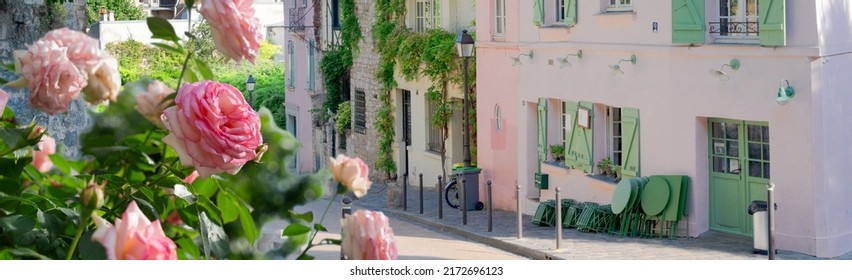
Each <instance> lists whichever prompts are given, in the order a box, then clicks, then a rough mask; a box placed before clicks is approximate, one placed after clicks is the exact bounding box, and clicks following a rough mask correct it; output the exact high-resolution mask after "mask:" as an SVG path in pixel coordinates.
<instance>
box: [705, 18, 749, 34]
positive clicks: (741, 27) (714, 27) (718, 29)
mask: <svg viewBox="0 0 852 280" xmlns="http://www.w3.org/2000/svg"><path fill="white" fill-rule="evenodd" d="M709 24H710V28H708V30H710V34H718V35H719V36H755V37H757V36H758V35H759V28H758V24H757V22H756V21H745V22H738V21H727V20H722V21H719V22H710V23H709Z"/></svg>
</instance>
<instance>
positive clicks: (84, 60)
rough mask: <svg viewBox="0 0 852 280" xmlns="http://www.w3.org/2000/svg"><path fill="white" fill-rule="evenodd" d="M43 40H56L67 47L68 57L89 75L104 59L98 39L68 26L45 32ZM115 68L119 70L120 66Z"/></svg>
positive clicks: (61, 45) (58, 43)
mask: <svg viewBox="0 0 852 280" xmlns="http://www.w3.org/2000/svg"><path fill="white" fill-rule="evenodd" d="M41 40H43V41H52V42H56V44H57V45H59V46H60V47H65V48H67V52H66V55H67V56H68V59H69V60H71V62H72V63H74V65H76V66H77V69H80V71H81V72H83V73H86V74H87V75H91V74H93V73H95V72H96V71H97V68H99V65H100V64H101V60H103V57H102V56H103V55H104V53H103V51H101V49H100V47H99V46H98V45H99V44H98V40H96V39H95V38H92V37H89V35H86V33H83V32H80V31H75V30H71V29H68V28H60V29H55V30H52V31H50V32H47V34H44V37H42V38H41ZM116 65H117V63H116ZM115 69H116V70H117V69H118V67H115Z"/></svg>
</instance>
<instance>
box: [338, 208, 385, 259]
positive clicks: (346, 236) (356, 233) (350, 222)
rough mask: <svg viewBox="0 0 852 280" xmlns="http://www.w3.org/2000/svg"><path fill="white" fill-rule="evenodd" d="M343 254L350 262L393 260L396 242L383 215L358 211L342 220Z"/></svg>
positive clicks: (376, 212)
mask: <svg viewBox="0 0 852 280" xmlns="http://www.w3.org/2000/svg"><path fill="white" fill-rule="evenodd" d="M342 238H343V240H342V243H341V244H340V246H341V247H342V248H343V254H344V255H345V256H346V258H347V259H350V260H395V259H396V256H397V249H396V240H395V239H394V236H393V229H391V227H390V225H389V224H388V218H387V217H385V214H382V212H378V211H375V212H374V211H369V210H358V211H355V213H352V214H351V215H349V216H346V218H344V219H343V229H342Z"/></svg>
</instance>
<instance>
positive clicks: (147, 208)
mask: <svg viewBox="0 0 852 280" xmlns="http://www.w3.org/2000/svg"><path fill="white" fill-rule="evenodd" d="M133 200H134V201H136V203H137V204H138V205H139V209H140V210H142V212H148V214H151V215H153V216H154V218H153V219H152V220H162V219H160V213H158V212H157V209H156V208H154V205H151V203H150V202H148V201H147V200H144V199H141V198H138V197H134V198H133Z"/></svg>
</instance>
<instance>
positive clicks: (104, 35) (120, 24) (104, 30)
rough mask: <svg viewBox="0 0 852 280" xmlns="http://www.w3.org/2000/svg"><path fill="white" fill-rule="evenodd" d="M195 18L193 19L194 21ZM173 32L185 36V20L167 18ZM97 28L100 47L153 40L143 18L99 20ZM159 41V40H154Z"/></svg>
mask: <svg viewBox="0 0 852 280" xmlns="http://www.w3.org/2000/svg"><path fill="white" fill-rule="evenodd" d="M196 20H197V19H193V21H196ZM169 23H171V24H172V27H173V28H174V29H175V33H177V35H178V36H179V37H181V38H186V35H184V33H186V31H187V30H189V25H188V24H187V22H186V20H181V19H177V20H169ZM96 24H97V25H98V27H97V30H99V34H100V35H99V39H100V43H101V49H105V48H106V46H107V45H108V44H109V43H112V42H121V41H127V40H130V39H133V40H135V41H138V42H140V43H143V44H151V42H155V40H153V39H151V31H150V30H148V25H147V23H145V21H144V20H124V21H101V22H98V23H96ZM156 41H159V40H156Z"/></svg>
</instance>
